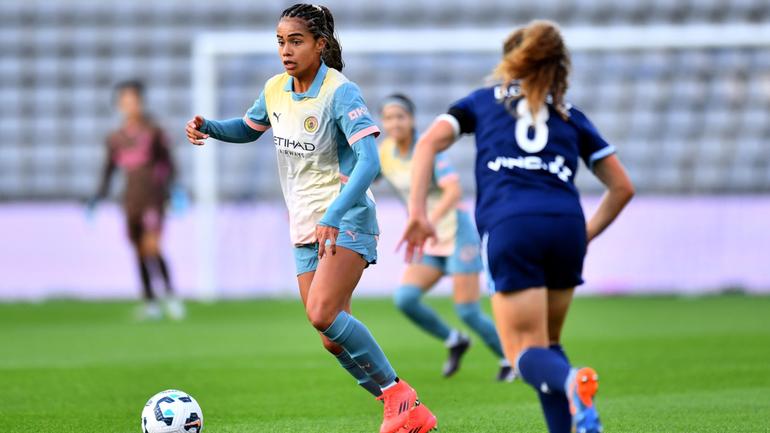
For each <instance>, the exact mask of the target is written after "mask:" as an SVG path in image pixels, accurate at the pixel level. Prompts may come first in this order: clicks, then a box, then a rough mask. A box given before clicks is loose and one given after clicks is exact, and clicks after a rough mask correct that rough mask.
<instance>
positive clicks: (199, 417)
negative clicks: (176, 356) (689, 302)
mask: <svg viewBox="0 0 770 433" xmlns="http://www.w3.org/2000/svg"><path fill="white" fill-rule="evenodd" d="M201 431H203V412H202V411H201V407H200V406H199V405H198V402H197V401H195V399H194V398H192V396H191V395H189V394H187V393H186V392H183V391H178V390H175V389H169V390H166V391H163V392H159V393H157V394H155V395H153V396H152V397H151V398H150V400H149V401H147V404H146V405H144V410H142V433H200V432H201Z"/></svg>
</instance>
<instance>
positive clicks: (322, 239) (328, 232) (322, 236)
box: [315, 224, 340, 260]
mask: <svg viewBox="0 0 770 433" xmlns="http://www.w3.org/2000/svg"><path fill="white" fill-rule="evenodd" d="M339 234H340V229H338V228H337V227H330V226H325V225H321V224H319V225H317V226H315V236H316V238H317V239H318V259H319V260H320V259H322V258H324V256H325V255H326V254H327V252H331V255H335V254H337V236H338V235H339ZM327 241H328V242H329V246H328V247H327V246H326V242H327ZM327 248H328V251H327Z"/></svg>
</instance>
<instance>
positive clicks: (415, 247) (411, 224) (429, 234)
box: [396, 217, 436, 263]
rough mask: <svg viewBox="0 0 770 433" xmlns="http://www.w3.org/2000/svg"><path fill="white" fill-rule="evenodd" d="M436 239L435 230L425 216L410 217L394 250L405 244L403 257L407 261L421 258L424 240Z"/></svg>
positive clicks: (432, 240) (433, 240) (410, 261)
mask: <svg viewBox="0 0 770 433" xmlns="http://www.w3.org/2000/svg"><path fill="white" fill-rule="evenodd" d="M428 241H431V242H435V241H436V230H435V229H434V228H433V225H432V224H431V223H430V221H428V219H427V218H426V217H410V218H409V221H407V223H406V229H404V234H403V235H402V236H401V240H400V241H399V242H398V247H396V251H398V250H400V249H401V246H402V245H404V244H406V255H405V256H404V259H405V260H406V262H407V263H412V262H413V261H415V260H420V259H422V252H423V248H424V247H425V242H428Z"/></svg>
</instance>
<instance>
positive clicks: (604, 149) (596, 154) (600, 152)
mask: <svg viewBox="0 0 770 433" xmlns="http://www.w3.org/2000/svg"><path fill="white" fill-rule="evenodd" d="M570 115H571V117H573V118H574V120H575V123H576V124H577V127H578V131H579V139H578V151H579V152H580V158H581V159H582V160H583V162H585V163H586V165H587V166H588V168H590V169H592V170H593V168H594V164H596V162H597V161H601V160H602V159H604V158H606V157H608V156H610V155H612V154H614V153H615V151H616V149H615V146H613V145H611V144H609V143H607V141H606V140H605V139H604V138H603V137H602V136H601V134H599V130H597V129H596V126H594V124H593V123H591V121H590V120H588V118H587V117H586V116H585V114H583V113H581V112H580V111H578V110H571V113H570Z"/></svg>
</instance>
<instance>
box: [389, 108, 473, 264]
mask: <svg viewBox="0 0 770 433" xmlns="http://www.w3.org/2000/svg"><path fill="white" fill-rule="evenodd" d="M470 104H471V102H470V98H464V99H462V100H460V101H459V102H457V103H455V104H454V105H453V106H452V107H451V108H450V109H449V113H447V114H442V115H441V116H439V117H438V118H437V119H436V121H435V122H433V124H432V125H431V126H430V128H428V130H427V131H426V132H425V134H423V135H422V137H420V139H419V140H418V141H417V145H416V146H415V149H414V158H413V159H412V188H411V191H410V194H409V208H408V209H409V221H408V222H407V226H406V229H405V230H404V235H403V236H402V238H401V242H400V243H399V246H400V245H401V244H403V243H406V261H407V262H411V261H412V260H413V259H415V258H418V259H419V257H420V256H422V249H423V246H424V245H425V242H426V241H428V240H429V239H435V238H436V231H435V229H434V228H433V225H432V224H431V223H430V220H429V219H428V210H427V200H428V190H429V188H430V182H431V175H432V174H433V163H434V160H435V159H436V155H438V154H439V153H440V152H443V151H445V150H447V149H448V148H449V146H451V145H452V144H453V143H454V142H455V141H456V140H457V138H458V137H459V136H460V134H463V133H472V132H473V131H474V130H475V118H474V115H473V111H472V110H471V107H470Z"/></svg>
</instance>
